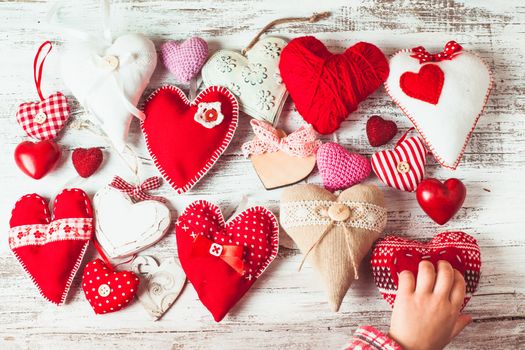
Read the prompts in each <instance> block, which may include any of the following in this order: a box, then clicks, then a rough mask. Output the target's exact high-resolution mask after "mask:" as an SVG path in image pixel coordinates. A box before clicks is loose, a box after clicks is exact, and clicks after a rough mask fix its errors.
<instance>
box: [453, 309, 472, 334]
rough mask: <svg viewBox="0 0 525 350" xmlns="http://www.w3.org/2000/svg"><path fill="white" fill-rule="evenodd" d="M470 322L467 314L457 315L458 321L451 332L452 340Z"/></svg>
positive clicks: (470, 318)
mask: <svg viewBox="0 0 525 350" xmlns="http://www.w3.org/2000/svg"><path fill="white" fill-rule="evenodd" d="M470 322H472V317H471V316H470V315H467V314H461V315H459V317H458V319H457V320H456V324H455V325H454V329H453V330H452V338H451V339H454V338H455V337H456V336H457V335H458V334H459V333H461V331H462V330H463V329H464V328H465V327H466V326H467V325H468V324H469V323H470Z"/></svg>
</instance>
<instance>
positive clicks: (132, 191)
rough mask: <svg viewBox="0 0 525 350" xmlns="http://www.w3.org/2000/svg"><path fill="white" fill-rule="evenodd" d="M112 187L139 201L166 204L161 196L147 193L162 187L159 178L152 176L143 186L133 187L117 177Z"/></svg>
mask: <svg viewBox="0 0 525 350" xmlns="http://www.w3.org/2000/svg"><path fill="white" fill-rule="evenodd" d="M109 185H110V186H111V187H113V188H116V189H117V190H120V191H121V192H124V193H126V194H128V195H130V196H131V197H133V198H134V199H136V200H138V201H143V200H154V201H159V202H165V201H166V200H165V199H164V198H162V197H159V196H152V195H150V194H148V193H147V191H149V190H154V189H156V188H159V187H160V178H159V177H157V176H152V177H150V178H149V179H147V180H146V181H144V182H143V183H142V184H140V185H137V186H133V185H131V184H129V183H128V182H126V181H125V180H123V179H122V178H121V177H120V176H115V177H114V178H113V181H111V183H110V184H109Z"/></svg>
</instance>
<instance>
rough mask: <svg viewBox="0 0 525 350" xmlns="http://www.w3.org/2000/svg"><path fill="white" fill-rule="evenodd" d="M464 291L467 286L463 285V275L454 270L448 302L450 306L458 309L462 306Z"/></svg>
mask: <svg viewBox="0 0 525 350" xmlns="http://www.w3.org/2000/svg"><path fill="white" fill-rule="evenodd" d="M466 290H467V285H466V284H465V279H464V278H463V275H462V274H461V272H459V271H458V270H454V286H452V290H451V292H450V302H451V303H452V305H454V306H457V307H458V308H459V307H460V306H461V305H462V304H463V300H464V299H465V292H466Z"/></svg>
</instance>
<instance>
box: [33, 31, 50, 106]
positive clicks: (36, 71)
mask: <svg viewBox="0 0 525 350" xmlns="http://www.w3.org/2000/svg"><path fill="white" fill-rule="evenodd" d="M47 45H49V48H48V49H47V52H46V53H45V55H44V57H43V58H42V61H41V62H40V65H38V69H37V64H38V59H39V58H40V54H41V53H42V51H43V50H44V47H46V46H47ZM52 48H53V44H51V41H46V42H44V43H43V44H42V45H40V47H39V48H38V51H37V52H36V55H35V59H34V61H33V78H34V80H35V85H36V91H37V92H38V97H40V100H41V101H43V100H44V96H43V95H42V91H41V90H40V83H41V81H42V70H43V68H44V61H45V60H46V57H47V55H49V53H50V52H51V49H52Z"/></svg>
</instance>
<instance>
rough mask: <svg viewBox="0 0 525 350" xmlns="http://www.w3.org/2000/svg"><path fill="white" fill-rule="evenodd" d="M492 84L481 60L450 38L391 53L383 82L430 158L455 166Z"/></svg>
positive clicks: (446, 165)
mask: <svg viewBox="0 0 525 350" xmlns="http://www.w3.org/2000/svg"><path fill="white" fill-rule="evenodd" d="M447 52H450V53H451V54H447ZM492 84H493V80H492V74H491V72H490V70H489V68H488V66H487V65H486V64H485V63H484V62H483V60H482V59H481V58H480V57H479V56H478V55H476V54H475V53H473V52H469V51H465V50H463V49H462V47H461V46H460V45H459V44H457V43H455V42H452V41H451V42H449V43H447V45H446V46H445V50H444V51H443V52H441V53H437V54H430V53H427V52H426V50H425V49H424V48H422V47H418V48H414V49H407V50H402V51H399V52H398V53H396V54H395V55H394V56H392V58H391V59H390V75H389V76H388V79H387V80H386V82H385V88H386V90H387V92H388V94H389V95H390V97H391V98H392V99H393V100H394V102H395V103H396V104H397V105H398V106H399V107H400V108H401V110H402V111H403V112H404V113H405V115H406V116H407V117H408V118H409V119H410V121H411V122H412V124H414V127H415V128H416V129H417V131H418V132H419V134H420V135H421V137H422V139H423V140H424V142H425V144H426V145H427V147H428V149H429V150H430V151H431V152H432V153H433V155H434V157H435V158H436V160H437V161H438V162H439V163H440V164H441V165H442V166H444V167H447V168H451V169H455V168H456V167H457V166H458V164H459V162H460V160H461V158H462V156H463V153H464V151H465V148H466V146H467V143H468V141H469V139H470V136H471V134H472V132H473V131H474V128H475V127H476V124H477V122H478V119H479V117H480V116H481V114H482V112H483V109H484V107H485V104H486V102H487V99H488V97H489V94H490V91H491V89H492Z"/></svg>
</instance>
